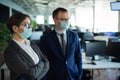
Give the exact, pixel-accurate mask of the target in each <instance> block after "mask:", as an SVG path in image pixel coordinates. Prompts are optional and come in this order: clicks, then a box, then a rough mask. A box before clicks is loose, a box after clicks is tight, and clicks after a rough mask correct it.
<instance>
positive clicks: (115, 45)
mask: <svg viewBox="0 0 120 80" xmlns="http://www.w3.org/2000/svg"><path fill="white" fill-rule="evenodd" d="M107 55H108V56H113V57H119V58H120V42H108V46H107Z"/></svg>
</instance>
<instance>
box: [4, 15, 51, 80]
mask: <svg viewBox="0 0 120 80" xmlns="http://www.w3.org/2000/svg"><path fill="white" fill-rule="evenodd" d="M7 27H8V29H9V30H10V31H11V33H12V38H11V40H10V41H9V45H8V47H7V48H6V50H5V52H4V59H5V63H6V65H7V66H8V68H9V70H10V72H11V80H41V79H42V78H43V77H44V76H45V75H46V73H47V71H48V69H49V62H48V60H47V59H46V57H45V56H43V55H42V53H41V51H40V50H39V48H38V47H37V45H35V44H34V43H33V42H30V41H29V40H28V39H27V38H29V37H30V35H31V33H32V28H31V26H30V17H29V16H28V15H26V14H22V13H18V14H14V15H12V16H11V17H10V19H9V21H8V24H7Z"/></svg>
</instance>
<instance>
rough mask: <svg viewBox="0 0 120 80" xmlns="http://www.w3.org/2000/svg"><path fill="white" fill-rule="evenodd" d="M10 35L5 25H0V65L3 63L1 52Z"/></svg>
mask: <svg viewBox="0 0 120 80" xmlns="http://www.w3.org/2000/svg"><path fill="white" fill-rule="evenodd" d="M10 35H11V34H10V31H9V30H8V29H7V26H6V24H4V23H0V65H1V64H2V63H3V52H4V50H5V48H6V47H7V44H8V41H9V39H10Z"/></svg>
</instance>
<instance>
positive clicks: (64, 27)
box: [60, 21, 69, 30]
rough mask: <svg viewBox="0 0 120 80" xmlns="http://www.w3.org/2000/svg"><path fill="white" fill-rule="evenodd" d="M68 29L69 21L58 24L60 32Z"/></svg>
mask: <svg viewBox="0 0 120 80" xmlns="http://www.w3.org/2000/svg"><path fill="white" fill-rule="evenodd" d="M68 27H69V21H62V22H61V23H60V29H61V30H66V29H68Z"/></svg>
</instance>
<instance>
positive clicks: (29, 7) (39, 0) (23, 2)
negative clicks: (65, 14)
mask: <svg viewBox="0 0 120 80" xmlns="http://www.w3.org/2000/svg"><path fill="white" fill-rule="evenodd" d="M12 1H13V2H15V3H16V4H18V5H19V6H21V7H23V8H24V9H25V10H26V11H27V12H30V13H32V14H34V15H39V14H48V13H50V12H51V11H53V10H54V9H55V8H57V7H65V8H67V9H70V10H72V9H74V8H75V7H76V6H81V7H92V6H93V5H94V3H95V1H101V0H12ZM103 1H116V0H103ZM117 1H119V0H117Z"/></svg>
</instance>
